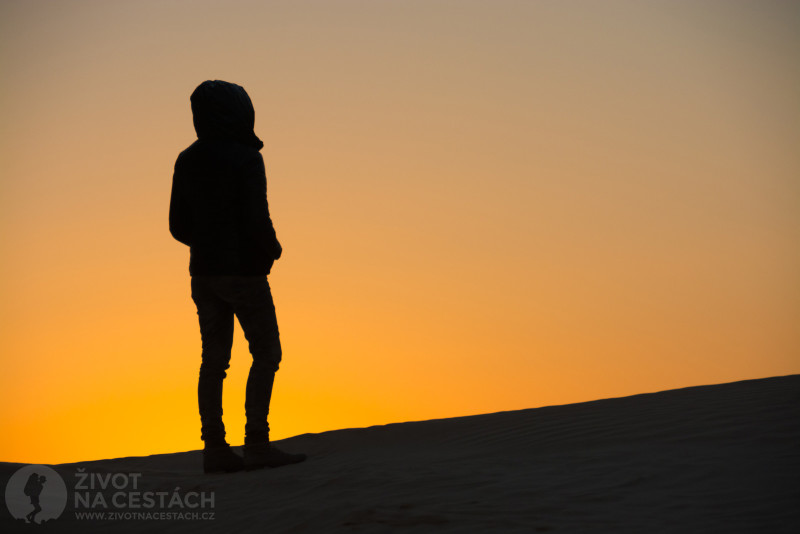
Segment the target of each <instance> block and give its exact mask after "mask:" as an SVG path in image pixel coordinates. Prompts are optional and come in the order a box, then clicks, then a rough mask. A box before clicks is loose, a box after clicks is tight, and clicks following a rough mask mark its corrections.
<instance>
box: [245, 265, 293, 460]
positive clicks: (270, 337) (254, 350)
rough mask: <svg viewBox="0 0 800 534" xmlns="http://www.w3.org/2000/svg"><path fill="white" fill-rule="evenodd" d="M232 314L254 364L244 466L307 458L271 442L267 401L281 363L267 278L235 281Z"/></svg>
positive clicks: (247, 405) (249, 382)
mask: <svg viewBox="0 0 800 534" xmlns="http://www.w3.org/2000/svg"><path fill="white" fill-rule="evenodd" d="M234 285H235V286H236V291H235V294H236V298H234V299H232V300H231V301H230V302H231V303H232V304H233V307H234V313H235V314H236V317H238V318H239V323H240V324H241V325H242V330H244V335H245V337H246V338H247V341H248V342H249V344H250V353H251V354H252V355H253V364H252V366H251V367H250V374H249V376H248V377H247V391H246V394H245V395H246V398H245V414H246V416H247V423H246V425H245V437H244V466H245V468H246V469H257V468H260V467H265V466H268V467H280V466H282V465H288V464H295V463H298V462H302V461H303V460H305V459H306V455H305V454H289V453H286V452H283V451H281V450H280V449H277V448H275V447H274V446H272V445H270V441H269V424H268V422H267V417H268V416H269V404H270V399H271V397H272V384H273V382H274V379H275V372H276V371H277V370H278V366H279V365H280V362H281V356H282V352H281V341H280V334H279V333H278V320H277V317H276V315H275V305H274V303H273V301H272V293H271V291H270V289H269V283H268V282H267V278H266V277H265V276H264V277H241V278H239V279H237V280H236V281H235V284H234Z"/></svg>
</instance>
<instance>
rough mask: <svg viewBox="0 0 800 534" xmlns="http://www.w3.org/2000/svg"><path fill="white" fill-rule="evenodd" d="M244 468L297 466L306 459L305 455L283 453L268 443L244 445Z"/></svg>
mask: <svg viewBox="0 0 800 534" xmlns="http://www.w3.org/2000/svg"><path fill="white" fill-rule="evenodd" d="M243 449H244V468H245V469H248V470H250V469H260V468H262V467H281V466H283V465H289V464H297V463H300V462H302V461H303V460H305V459H306V455H305V454H290V453H288V452H283V451H282V450H280V449H278V448H277V447H275V446H274V445H272V444H271V443H270V442H269V441H262V442H260V443H249V444H248V443H245V445H244V447H243Z"/></svg>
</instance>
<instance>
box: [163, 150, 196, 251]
mask: <svg viewBox="0 0 800 534" xmlns="http://www.w3.org/2000/svg"><path fill="white" fill-rule="evenodd" d="M181 170H182V169H181V158H180V157H178V160H177V161H176V162H175V172H174V173H173V175H172V195H171V196H170V201H169V231H170V233H171V234H172V237H174V238H175V239H177V240H178V241H180V242H181V243H183V244H184V245H189V246H191V243H192V218H191V215H192V212H191V206H190V205H189V196H188V193H189V192H188V190H187V187H186V185H187V184H186V176H185V175H184V173H183V172H181Z"/></svg>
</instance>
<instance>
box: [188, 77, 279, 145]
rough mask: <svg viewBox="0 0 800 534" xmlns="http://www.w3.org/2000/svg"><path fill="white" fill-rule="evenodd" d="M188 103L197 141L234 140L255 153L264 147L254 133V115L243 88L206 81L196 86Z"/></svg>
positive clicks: (220, 82)
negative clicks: (250, 148) (251, 148)
mask: <svg viewBox="0 0 800 534" xmlns="http://www.w3.org/2000/svg"><path fill="white" fill-rule="evenodd" d="M190 100H191V102H192V116H193V119H194V129H195V131H196V132H197V138H198V139H233V140H235V141H238V142H239V143H242V144H244V145H247V146H251V147H253V148H255V149H257V150H261V148H262V147H263V146H264V143H262V142H261V139H259V138H258V137H257V136H256V134H255V132H254V131H253V128H254V127H255V122H256V112H255V110H254V109H253V103H252V102H251V101H250V97H249V96H248V95H247V92H246V91H245V90H244V87H242V86H240V85H236V84H235V83H229V82H223V81H221V80H208V81H205V82H203V83H201V84H200V85H198V86H197V89H195V90H194V92H193V93H192V96H191V98H190Z"/></svg>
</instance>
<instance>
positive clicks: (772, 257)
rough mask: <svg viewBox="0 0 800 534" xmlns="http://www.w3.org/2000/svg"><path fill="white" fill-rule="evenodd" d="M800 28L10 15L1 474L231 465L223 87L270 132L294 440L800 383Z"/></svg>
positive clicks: (546, 14) (709, 21)
mask: <svg viewBox="0 0 800 534" xmlns="http://www.w3.org/2000/svg"><path fill="white" fill-rule="evenodd" d="M798 27H800V6H798V4H796V3H790V2H774V1H759V2H740V1H734V0H730V1H729V0H725V1H710V2H699V3H698V2H690V1H685V2H682V1H679V2H675V1H666V0H664V1H654V2H640V1H621V0H612V1H608V2H592V1H576V2H549V1H512V0H492V1H489V0H483V1H472V0H464V1H459V2H456V1H443V0H433V1H430V0H425V1H422V0H406V1H396V2H394V1H393V2H371V1H366V0H364V1H352V0H346V1H345V0H337V1H322V0H317V1H308V2H294V1H281V2H275V1H263V2H261V1H258V2H257V1H240V0H234V1H228V2H216V1H210V0H199V1H193V2H188V1H176V0H166V1H154V0H145V1H140V2H108V1H101V0H94V1H88V0H77V1H71V2H60V1H36V2H13V1H5V2H0V64H2V65H3V69H2V70H3V87H2V90H0V109H1V110H2V116H3V120H2V122H0V232H1V233H0V254H2V262H0V291H2V299H1V300H0V358H2V360H0V361H2V373H0V428H2V432H3V439H2V440H0V460H2V461H15V462H28V463H34V462H35V463H60V462H68V461H79V460H90V459H99V458H110V457H119V456H131V455H147V454H154V453H164V452H175V451H181V450H190V449H196V448H199V447H201V445H202V442H201V441H200V439H199V417H198V416H197V406H196V380H197V373H198V368H199V358H200V336H199V330H198V326H197V317H196V314H195V309H194V305H193V303H192V301H191V299H190V292H189V276H188V250H187V249H186V248H185V247H184V246H182V245H180V244H179V243H178V242H176V241H174V240H173V239H172V238H171V236H170V235H169V232H168V228H167V211H168V205H169V193H170V187H171V180H172V169H173V164H174V161H175V157H176V156H177V154H178V152H179V151H181V150H183V149H184V148H185V147H186V146H188V145H189V144H190V143H191V142H192V141H193V140H194V139H195V134H194V131H193V128H192V120H191V111H190V108H189V95H190V94H191V92H192V90H193V89H194V88H195V87H196V86H197V85H198V84H199V83H200V82H202V81H203V80H206V79H221V80H227V81H231V82H235V83H238V84H241V85H242V86H244V87H245V89H247V91H248V92H249V94H250V96H251V98H252V100H253V103H254V105H255V109H256V133H257V134H258V135H259V136H260V137H261V138H262V140H263V141H264V143H265V148H264V149H263V151H262V153H263V155H264V159H265V162H266V166H267V175H268V179H269V182H268V183H269V200H270V208H271V211H272V215H273V219H274V222H275V227H276V229H277V232H278V236H279V238H280V240H281V243H282V244H283V247H284V255H283V258H281V259H280V260H279V262H277V263H276V265H275V267H274V269H273V272H272V274H271V275H270V284H271V285H272V289H273V293H274V297H275V303H276V308H277V310H278V320H279V324H280V328H281V336H282V340H283V348H284V361H283V363H282V366H281V370H280V371H279V373H278V376H277V379H276V386H275V394H274V396H273V403H272V410H271V420H270V423H271V427H272V429H273V436H272V437H273V438H274V439H281V438H285V437H289V436H292V435H297V434H301V433H305V432H320V431H324V430H330V429H336V428H347V427H357V426H368V425H373V424H384V423H389V422H400V421H409V420H420V419H431V418H439V417H454V416H461V415H468V414H477V413H488V412H496V411H502V410H515V409H523V408H532V407H537V406H544V405H552V404H565V403H573V402H580V401H587V400H593V399H599V398H607V397H617V396H624V395H630V394H635V393H642V392H649V391H658V390H665V389H672V388H677V387H684V386H691V385H698V384H710V383H721V382H728V381H734V380H741V379H748V378H760V377H766V376H775V375H786V374H794V373H798V372H800V329H798V325H800V277H798V273H800V248H798V244H799V243H800V209H798V208H799V207H800V205H799V204H798V199H800V180H799V178H800V151H798V147H800V106H798V105H797V95H800V61H798V59H800V58H799V57H798V52H800V34H798V32H797V28H798ZM236 328H237V332H236V338H235V341H234V354H233V359H232V367H231V370H230V372H229V376H228V379H227V380H226V382H225V405H224V409H225V421H226V425H227V428H228V436H229V439H230V441H231V442H232V443H233V444H240V443H241V442H242V439H243V427H244V410H243V404H244V386H245V380H246V374H247V370H248V366H249V363H250V357H249V354H248V352H247V345H246V342H245V340H244V337H243V336H242V334H241V330H240V329H239V327H238V324H237V327H236Z"/></svg>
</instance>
